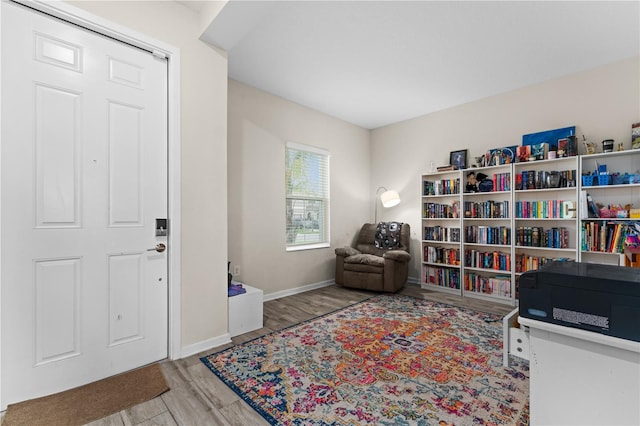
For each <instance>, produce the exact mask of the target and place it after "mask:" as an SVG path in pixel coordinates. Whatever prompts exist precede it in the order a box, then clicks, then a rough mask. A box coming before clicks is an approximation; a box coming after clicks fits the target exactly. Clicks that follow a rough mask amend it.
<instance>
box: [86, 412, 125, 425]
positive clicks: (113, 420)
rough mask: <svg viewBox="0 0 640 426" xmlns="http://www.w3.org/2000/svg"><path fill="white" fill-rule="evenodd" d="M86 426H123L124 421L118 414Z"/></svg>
mask: <svg viewBox="0 0 640 426" xmlns="http://www.w3.org/2000/svg"><path fill="white" fill-rule="evenodd" d="M87 426H124V421H123V420H122V416H121V415H120V413H119V412H118V413H115V414H112V415H110V416H108V417H104V418H102V419H99V420H95V421H93V422H91V423H87Z"/></svg>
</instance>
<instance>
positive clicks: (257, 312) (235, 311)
mask: <svg viewBox="0 0 640 426" xmlns="http://www.w3.org/2000/svg"><path fill="white" fill-rule="evenodd" d="M242 286H243V287H244V288H245V289H246V290H247V292H246V293H243V294H238V295H237V296H231V297H229V298H228V302H227V307H228V310H229V334H230V335H231V337H233V336H237V335H238V334H243V333H247V332H249V331H253V330H257V329H259V328H262V302H263V299H264V295H263V292H262V290H260V289H259V288H255V287H250V286H248V285H246V284H243V285H242Z"/></svg>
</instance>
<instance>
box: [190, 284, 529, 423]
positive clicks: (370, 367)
mask: <svg viewBox="0 0 640 426" xmlns="http://www.w3.org/2000/svg"><path fill="white" fill-rule="evenodd" d="M201 360H202V361H203V362H204V363H205V364H206V365H207V366H208V367H209V369H211V371H212V372H213V373H214V374H215V375H217V376H218V377H219V378H220V379H221V380H222V381H223V382H224V383H225V384H226V385H227V386H229V387H230V388H231V389H233V390H234V391H235V392H236V393H237V394H238V395H239V396H240V397H241V398H242V399H243V400H244V401H246V402H247V403H248V404H249V405H250V406H251V407H253V409H254V410H256V411H257V412H258V413H260V414H261V415H262V416H263V417H264V418H265V419H266V420H267V421H268V422H269V423H270V424H272V425H287V426H293V425H302V424H304V425H334V424H345V425H346V424H349V425H355V424H358V425H376V426H377V425H410V424H411V425H456V426H463V425H526V424H528V423H529V410H528V408H529V368H528V367H529V366H528V363H526V362H524V361H523V362H519V361H514V363H513V365H512V368H505V367H503V365H502V318H501V317H499V316H497V315H491V314H485V313H480V312H475V311H471V310H467V309H462V308H456V307H453V306H449V305H445V304H441V303H435V302H430V301H427V300H422V299H416V298H413V297H408V296H403V295H381V296H376V297H373V298H371V299H368V300H366V301H364V302H361V303H358V304H355V305H352V306H350V307H347V308H344V309H341V310H338V311H336V312H333V313H330V314H328V315H325V316H322V317H319V318H316V319H313V320H310V321H307V322H303V323H301V324H298V325H295V326H293V327H290V328H287V329H284V330H280V331H277V332H274V333H272V334H269V335H266V336H263V337H259V338H257V339H254V340H252V341H249V342H246V343H243V344H241V345H238V346H234V347H232V348H229V349H226V350H224V351H221V352H218V353H215V354H213V355H209V356H206V357H203V358H201Z"/></svg>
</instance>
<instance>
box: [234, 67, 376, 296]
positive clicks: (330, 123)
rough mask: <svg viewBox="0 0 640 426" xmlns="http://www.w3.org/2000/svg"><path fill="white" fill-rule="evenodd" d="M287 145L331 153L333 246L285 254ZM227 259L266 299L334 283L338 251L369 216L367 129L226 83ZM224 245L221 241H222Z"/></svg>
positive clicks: (257, 91)
mask: <svg viewBox="0 0 640 426" xmlns="http://www.w3.org/2000/svg"><path fill="white" fill-rule="evenodd" d="M287 141H293V142H298V143H302V144H307V145H311V146H315V147H319V148H323V149H326V150H328V151H330V155H331V157H330V167H331V186H330V193H331V216H330V221H331V247H330V248H325V249H315V250H305V251H297V252H286V251H285V226H286V220H285V184H284V175H285V173H284V158H285V155H284V153H285V143H286V142H287ZM228 155H229V164H228V174H229V212H228V217H229V242H228V244H229V260H230V261H231V262H232V264H233V265H240V267H241V270H240V273H241V275H240V276H239V277H238V278H239V279H240V280H241V281H243V282H246V283H247V284H249V285H251V286H255V287H259V288H261V289H262V290H264V292H265V295H268V294H272V293H277V292H282V291H286V290H291V289H295V288H296V287H301V286H305V285H310V284H315V283H320V282H323V281H327V280H332V279H334V277H335V254H334V249H335V247H342V246H344V245H348V244H351V242H352V240H353V238H354V234H355V233H356V232H357V231H358V230H359V229H360V227H361V226H362V224H363V223H364V222H366V221H368V220H369V219H370V218H369V205H370V204H369V203H370V200H371V198H372V195H371V191H370V188H369V182H370V180H369V179H370V161H371V158H370V150H369V131H368V130H365V129H362V128H360V127H357V126H355V125H352V124H348V123H346V122H344V121H341V120H338V119H336V118H332V117H329V116H327V115H324V114H322V113H319V112H317V111H314V110H311V109H309V108H306V107H302V106H300V105H298V104H295V103H292V102H289V101H286V100H284V99H282V98H279V97H276V96H273V95H270V94H268V93H265V92H263V91H260V90H257V89H254V88H252V87H249V86H246V85H244V84H241V83H238V82H236V81H233V80H230V81H229V146H228ZM221 241H222V240H221Z"/></svg>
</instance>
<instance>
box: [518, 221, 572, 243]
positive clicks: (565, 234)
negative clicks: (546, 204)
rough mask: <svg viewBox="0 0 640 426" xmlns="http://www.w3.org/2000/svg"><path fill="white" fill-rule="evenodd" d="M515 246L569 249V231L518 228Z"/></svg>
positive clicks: (562, 229)
mask: <svg viewBox="0 0 640 426" xmlns="http://www.w3.org/2000/svg"><path fill="white" fill-rule="evenodd" d="M516 245H517V246H520V247H547V248H569V230H567V228H563V227H554V228H550V229H546V230H545V229H544V228H543V227H542V226H519V227H518V229H517V232H516Z"/></svg>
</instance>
